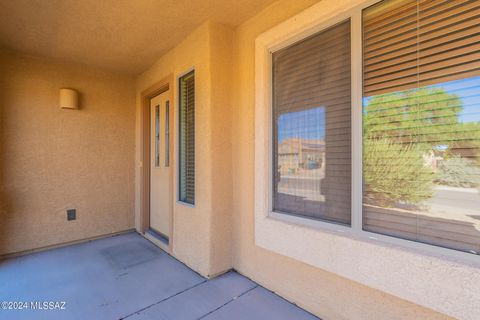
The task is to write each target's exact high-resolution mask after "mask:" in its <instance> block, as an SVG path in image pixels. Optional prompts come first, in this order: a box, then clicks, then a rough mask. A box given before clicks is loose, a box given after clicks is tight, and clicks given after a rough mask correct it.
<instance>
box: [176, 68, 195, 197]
mask: <svg viewBox="0 0 480 320" xmlns="http://www.w3.org/2000/svg"><path fill="white" fill-rule="evenodd" d="M179 82H180V90H179V91H180V92H179V93H180V114H179V121H180V130H179V136H180V137H179V140H180V146H179V164H180V165H179V187H180V190H179V191H180V201H183V202H186V203H190V204H194V203H195V73H194V71H192V72H190V73H188V74H186V75H185V76H183V77H181V78H180V80H179Z"/></svg>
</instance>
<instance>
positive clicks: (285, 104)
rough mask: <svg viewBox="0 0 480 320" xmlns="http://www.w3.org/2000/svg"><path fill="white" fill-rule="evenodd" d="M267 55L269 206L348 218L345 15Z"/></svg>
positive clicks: (327, 217)
mask: <svg viewBox="0 0 480 320" xmlns="http://www.w3.org/2000/svg"><path fill="white" fill-rule="evenodd" d="M272 58H273V137H274V138H273V142H274V143H273V172H272V175H273V210H275V211H277V212H281V213H288V214H295V215H300V216H305V217H309V218H315V219H322V220H328V221H333V222H337V223H342V224H350V220H351V218H350V217H351V209H350V195H351V192H350V189H351V178H350V177H351V174H350V173H351V169H350V166H351V160H350V158H351V152H350V149H351V143H350V139H351V135H350V132H351V131H350V128H351V120H350V117H351V116H350V115H351V111H350V109H351V104H350V21H346V22H343V23H340V24H338V25H336V26H334V27H332V28H329V29H327V30H325V31H322V32H320V33H318V34H316V35H313V36H311V37H310V38H307V39H305V40H303V41H301V42H299V43H297V44H294V45H292V46H290V47H287V48H285V49H282V50H280V51H277V52H275V53H274V54H273V57H272Z"/></svg>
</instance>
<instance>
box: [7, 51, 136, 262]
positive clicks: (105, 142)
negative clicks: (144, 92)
mask: <svg viewBox="0 0 480 320" xmlns="http://www.w3.org/2000/svg"><path fill="white" fill-rule="evenodd" d="M62 87H71V88H74V89H77V90H78V91H79V92H80V105H81V109H80V110H61V109H60V108H59V107H58V99H59V88H62ZM134 104H135V91H134V79H133V78H130V77H126V76H123V75H118V74H110V73H106V72H103V71H98V70H95V69H91V68H88V67H85V66H75V65H66V64H61V63H54V62H52V61H48V60H43V59H37V58H32V57H28V56H23V55H18V54H13V53H10V52H6V51H0V154H1V157H0V161H1V162H0V221H1V222H0V254H6V253H13V252H19V251H24V250H30V249H35V248H41V247H45V246H50V245H57V244H61V243H65V242H70V241H76V240H81V239H86V238H90V237H96V236H100V235H105V234H109V233H112V232H119V231H123V230H127V229H131V228H133V225H134V223H133V220H134V216H133V204H134V197H133V190H134V176H133V175H134V171H133V170H134V125H135V118H134V117H135V113H134ZM67 208H76V209H77V220H76V221H67V218H66V209H67Z"/></svg>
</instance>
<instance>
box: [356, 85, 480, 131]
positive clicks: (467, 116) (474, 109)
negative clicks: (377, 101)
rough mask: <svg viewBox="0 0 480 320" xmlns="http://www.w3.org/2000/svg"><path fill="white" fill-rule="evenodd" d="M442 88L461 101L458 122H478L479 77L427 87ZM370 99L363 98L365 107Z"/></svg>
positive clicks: (479, 113)
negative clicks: (461, 107) (461, 106)
mask: <svg viewBox="0 0 480 320" xmlns="http://www.w3.org/2000/svg"><path fill="white" fill-rule="evenodd" d="M428 87H430V88H434V87H435V88H443V89H444V90H445V91H446V92H448V93H450V94H456V95H457V96H458V97H459V98H460V99H461V101H462V105H463V110H462V111H461V112H460V115H459V121H460V122H480V76H477V77H470V78H466V79H461V80H455V81H449V82H444V83H440V84H435V85H431V86H428ZM371 99H372V97H366V98H363V105H364V106H366V105H367V104H368V103H369V101H370V100H371Z"/></svg>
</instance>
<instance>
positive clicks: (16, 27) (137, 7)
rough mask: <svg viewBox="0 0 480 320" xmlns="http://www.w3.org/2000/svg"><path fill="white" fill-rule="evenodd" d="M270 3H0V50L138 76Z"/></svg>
mask: <svg viewBox="0 0 480 320" xmlns="http://www.w3.org/2000/svg"><path fill="white" fill-rule="evenodd" d="M271 2H273V0H175V1H173V0H134V1H132V0H104V1H98V0H82V1H76V0H49V1H43V0H16V1H10V0H0V47H3V48H7V49H11V50H15V51H20V52H23V53H27V54H34V55H40V56H44V57H48V58H53V59H59V60H63V61H67V62H77V63H82V64H86V65H92V66H97V67H101V68H106V69H110V70H112V71H118V72H122V73H129V74H138V73H141V72H142V71H144V70H145V69H147V68H148V67H149V66H150V65H151V64H153V62H154V61H155V60H156V59H158V58H159V56H161V55H162V54H163V53H164V52H165V51H167V50H168V49H170V48H172V47H173V46H175V45H176V44H178V43H179V42H180V41H181V40H182V39H183V38H184V37H185V36H187V35H188V34H189V33H190V32H191V31H193V30H194V29H195V28H196V27H197V26H198V25H200V24H201V23H203V22H204V21H207V20H213V21H216V22H220V23H223V24H226V25H229V26H236V25H238V24H240V23H242V22H243V21H245V20H246V19H248V18H249V17H250V16H252V15H253V14H254V13H255V12H256V11H258V10H260V9H262V8H264V7H265V6H267V5H268V4H270V3H271Z"/></svg>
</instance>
